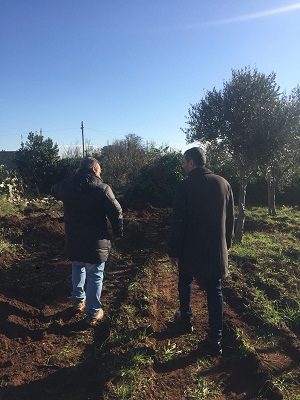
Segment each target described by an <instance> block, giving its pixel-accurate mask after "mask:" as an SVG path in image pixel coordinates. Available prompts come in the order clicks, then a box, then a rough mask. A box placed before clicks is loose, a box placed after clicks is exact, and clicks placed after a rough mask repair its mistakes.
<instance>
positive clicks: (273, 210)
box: [268, 178, 276, 216]
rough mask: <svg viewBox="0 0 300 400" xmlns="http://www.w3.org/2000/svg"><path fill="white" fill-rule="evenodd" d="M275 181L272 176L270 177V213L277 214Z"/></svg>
mask: <svg viewBox="0 0 300 400" xmlns="http://www.w3.org/2000/svg"><path fill="white" fill-rule="evenodd" d="M275 186H276V185H275V182H274V180H273V179H272V178H269V179H268V210H269V215H273V216H274V215H276V208H275Z"/></svg>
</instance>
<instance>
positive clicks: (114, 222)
mask: <svg viewBox="0 0 300 400" xmlns="http://www.w3.org/2000/svg"><path fill="white" fill-rule="evenodd" d="M105 209H106V214H107V218H108V219H109V222H110V223H111V226H112V230H113V234H114V236H116V237H122V236H123V212H122V207H121V205H120V203H119V202H118V200H117V199H116V198H115V195H114V194H113V191H112V190H111V187H110V186H106V188H105Z"/></svg>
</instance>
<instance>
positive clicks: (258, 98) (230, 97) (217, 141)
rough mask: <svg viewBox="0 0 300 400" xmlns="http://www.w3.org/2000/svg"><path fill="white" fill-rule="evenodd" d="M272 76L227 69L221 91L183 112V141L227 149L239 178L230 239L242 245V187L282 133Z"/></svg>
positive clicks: (209, 95) (274, 145) (277, 87)
mask: <svg viewBox="0 0 300 400" xmlns="http://www.w3.org/2000/svg"><path fill="white" fill-rule="evenodd" d="M275 78H276V75H275V73H274V72H272V73H271V74H269V75H265V74H263V73H260V72H258V71H257V69H253V70H252V69H250V68H244V69H241V70H237V71H236V70H232V77H231V80H230V81H228V82H224V84H223V89H222V90H216V88H213V89H212V90H211V91H208V92H206V95H205V97H204V98H203V99H202V100H201V101H200V102H199V103H197V104H195V105H191V108H190V109H189V110H188V116H187V117H186V118H187V121H186V123H187V124H188V128H185V129H183V131H184V132H185V134H186V139H187V142H193V141H195V140H198V141H202V142H207V143H210V144H213V145H214V146H215V147H217V148H222V149H226V151H228V153H229V154H230V155H231V157H232V160H233V161H234V163H235V165H236V167H237V169H238V174H239V182H240V188H239V198H238V217H237V222H236V232H235V239H236V241H237V242H239V241H241V240H242V235H243V230H244V221H245V200H246V189H247V184H248V182H249V180H250V178H251V176H252V175H253V174H254V173H255V172H256V171H257V170H258V167H259V165H261V164H262V163H263V162H264V160H265V159H269V157H270V154H271V153H272V152H273V151H274V149H277V146H278V142H277V139H276V138H277V137H278V132H281V131H282V124H283V123H284V119H283V118H282V117H281V115H282V114H281V113H282V110H281V103H280V91H279V90H280V88H279V86H278V85H277V84H276V82H275Z"/></svg>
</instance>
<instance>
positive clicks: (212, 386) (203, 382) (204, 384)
mask: <svg viewBox="0 0 300 400" xmlns="http://www.w3.org/2000/svg"><path fill="white" fill-rule="evenodd" d="M220 392H221V391H220V388H219V386H218V385H217V384H216V382H212V381H209V380H208V379H205V378H203V377H198V378H197V379H196V384H195V386H193V387H189V388H188V389H186V390H185V391H184V394H185V396H186V397H185V398H186V399H189V400H190V399H191V400H192V399H194V400H202V399H218V398H219V397H220V394H221V393H220Z"/></svg>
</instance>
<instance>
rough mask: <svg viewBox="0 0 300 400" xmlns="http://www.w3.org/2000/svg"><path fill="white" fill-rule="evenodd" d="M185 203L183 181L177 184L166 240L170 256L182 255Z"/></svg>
mask: <svg viewBox="0 0 300 400" xmlns="http://www.w3.org/2000/svg"><path fill="white" fill-rule="evenodd" d="M186 208H187V205H186V196H185V190H184V181H183V182H181V183H180V184H179V185H178V186H177V190H176V194H175V201H174V208H173V215H172V224H171V232H170V237H169V241H168V255H169V257H171V258H179V257H180V256H181V255H182V248H183V243H184V238H185V234H186V221H187V209H186Z"/></svg>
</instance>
